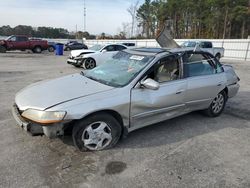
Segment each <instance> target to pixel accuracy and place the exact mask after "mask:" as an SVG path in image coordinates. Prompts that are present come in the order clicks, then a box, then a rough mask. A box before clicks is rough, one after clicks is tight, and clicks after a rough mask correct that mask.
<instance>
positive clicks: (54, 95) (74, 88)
mask: <svg viewBox="0 0 250 188" xmlns="http://www.w3.org/2000/svg"><path fill="white" fill-rule="evenodd" d="M111 89H113V87H111V86H107V85H104V84H101V83H99V82H96V81H94V80H91V79H88V78H86V77H84V76H82V75H81V74H73V75H68V76H64V77H61V78H57V79H53V80H48V81H42V82H38V83H35V84H32V85H30V86H28V87H26V88H24V89H22V90H21V91H19V92H18V93H17V94H16V98H15V102H16V104H17V106H18V107H19V109H20V110H26V109H28V108H33V109H39V110H46V109H48V108H50V107H52V106H56V105H58V104H62V103H64V102H68V101H71V100H74V99H78V98H81V97H86V96H88V95H93V94H96V93H100V92H104V91H107V90H111Z"/></svg>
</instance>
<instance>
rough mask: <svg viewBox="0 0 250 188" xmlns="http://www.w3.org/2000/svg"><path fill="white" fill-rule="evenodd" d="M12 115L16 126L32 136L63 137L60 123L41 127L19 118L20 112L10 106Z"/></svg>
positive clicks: (14, 106) (15, 107)
mask: <svg viewBox="0 0 250 188" xmlns="http://www.w3.org/2000/svg"><path fill="white" fill-rule="evenodd" d="M12 115H13V117H14V119H15V120H16V122H17V124H18V125H19V126H20V127H21V128H22V129H24V130H25V131H27V132H28V133H30V134H31V135H32V136H38V135H46V136H47V137H49V138H55V137H57V136H61V135H64V130H63V127H64V126H63V124H62V123H58V124H51V125H46V126H43V125H40V124H37V123H34V122H29V121H27V120H25V119H24V118H23V117H22V116H21V114H20V111H19V109H18V107H17V105H15V104H14V105H13V106H12Z"/></svg>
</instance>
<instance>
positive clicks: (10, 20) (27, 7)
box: [0, 0, 144, 34]
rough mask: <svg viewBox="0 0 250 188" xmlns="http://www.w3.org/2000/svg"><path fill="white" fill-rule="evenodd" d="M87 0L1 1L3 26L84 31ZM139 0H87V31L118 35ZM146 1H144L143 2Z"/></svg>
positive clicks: (0, 20) (141, 0)
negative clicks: (130, 10)
mask: <svg viewBox="0 0 250 188" xmlns="http://www.w3.org/2000/svg"><path fill="white" fill-rule="evenodd" d="M83 1H84V0H0V26H2V25H10V26H12V27H13V26H17V25H31V26H34V27H37V26H50V27H62V28H66V29H68V30H69V31H75V30H76V25H77V26H78V30H83V7H84V6H83ZM134 2H136V0H86V8H87V17H86V20H87V21H86V28H87V31H88V32H90V33H93V34H100V33H101V32H105V33H108V34H116V33H117V31H118V28H119V27H120V28H122V23H123V22H131V17H130V15H129V13H128V12H127V8H128V7H129V6H130V5H131V3H134ZM143 2H144V0H140V3H143Z"/></svg>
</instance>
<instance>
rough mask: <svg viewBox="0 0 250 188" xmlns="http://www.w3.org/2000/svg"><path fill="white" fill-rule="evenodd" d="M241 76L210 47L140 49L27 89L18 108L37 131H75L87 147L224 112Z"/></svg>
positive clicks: (21, 119) (19, 97)
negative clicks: (195, 113) (175, 119)
mask: <svg viewBox="0 0 250 188" xmlns="http://www.w3.org/2000/svg"><path fill="white" fill-rule="evenodd" d="M238 82H239V78H238V76H237V75H236V74H235V72H234V70H233V68H232V67H231V66H227V65H221V64H220V62H219V61H218V60H216V59H215V58H214V56H212V55H211V54H209V53H207V52H202V51H186V50H184V49H172V50H170V51H168V50H164V49H160V48H136V49H130V50H124V51H120V52H118V53H117V54H116V55H114V56H113V58H111V59H110V60H108V61H106V62H105V63H102V64H101V65H100V66H98V67H96V68H94V69H92V70H89V71H86V72H84V73H83V72H81V73H79V74H73V75H68V76H65V77H61V78H57V79H54V80H49V81H43V82H39V83H36V84H33V85H30V86H28V87H26V88H24V89H23V90H21V91H20V92H18V93H17V94H16V97H15V104H14V105H13V115H14V117H15V119H16V121H17V122H18V124H19V125H20V126H21V127H22V128H24V129H25V130H27V131H28V132H29V133H31V134H32V135H41V134H44V135H46V136H48V137H50V138H53V137H56V136H62V135H64V134H65V133H66V132H68V130H69V131H70V132H71V134H72V137H73V141H74V144H75V146H76V147H77V148H78V149H80V150H81V151H85V150H102V149H106V148H110V147H112V146H114V145H115V144H116V143H117V142H118V140H119V139H120V138H121V137H122V136H124V135H126V134H127V133H129V132H131V131H133V130H136V129H138V128H142V127H145V126H148V125H151V124H154V123H157V122H160V121H164V120H167V119H170V118H173V117H177V116H180V115H183V114H186V113H189V112H192V111H196V110H202V111H203V112H204V113H205V114H207V115H208V116H210V117H216V116H219V115H220V114H221V113H222V111H223V109H224V107H225V104H226V101H227V100H228V98H230V97H233V96H235V95H236V94H237V92H238V90H239V84H238Z"/></svg>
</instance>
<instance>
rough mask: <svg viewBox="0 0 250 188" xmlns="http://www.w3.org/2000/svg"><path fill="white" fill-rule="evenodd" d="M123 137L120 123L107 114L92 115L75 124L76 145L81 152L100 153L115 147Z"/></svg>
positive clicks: (74, 139) (74, 140)
mask: <svg viewBox="0 0 250 188" xmlns="http://www.w3.org/2000/svg"><path fill="white" fill-rule="evenodd" d="M120 136H121V126H120V124H119V122H118V121H117V120H116V119H115V118H114V117H113V116H111V115H109V114H107V113H100V114H96V115H92V116H89V117H87V118H86V119H83V120H81V121H79V122H77V123H76V124H75V126H74V127H73V131H72V137H73V142H74V145H75V146H76V147H77V148H78V149H79V150H80V151H87V150H91V151H98V150H103V149H108V148H111V147H112V146H114V145H115V144H116V143H117V142H118V140H119V138H120Z"/></svg>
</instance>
